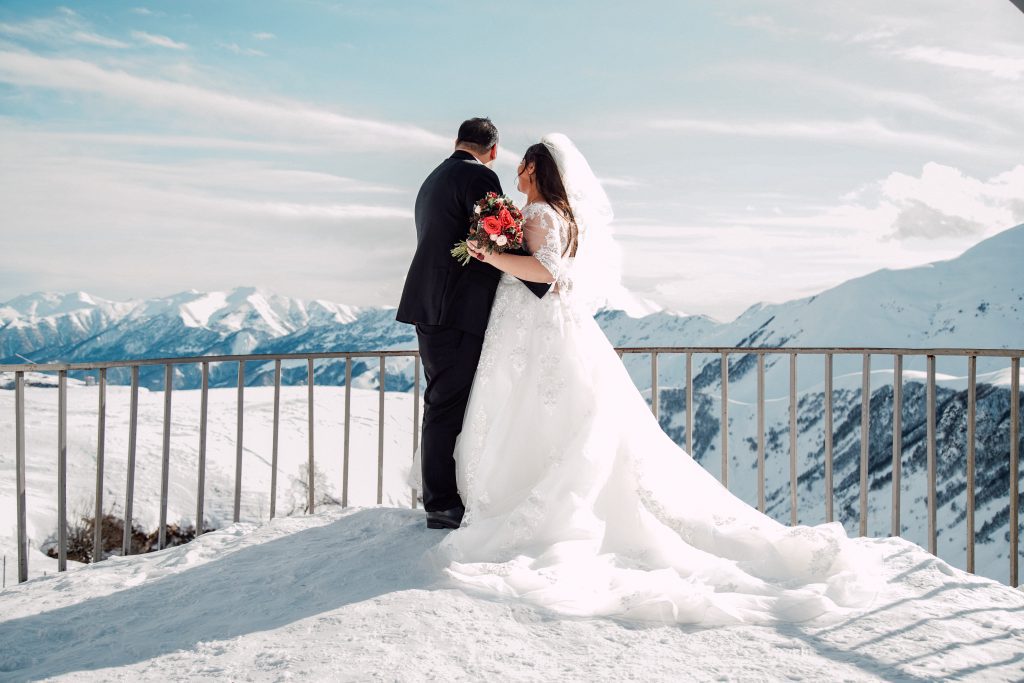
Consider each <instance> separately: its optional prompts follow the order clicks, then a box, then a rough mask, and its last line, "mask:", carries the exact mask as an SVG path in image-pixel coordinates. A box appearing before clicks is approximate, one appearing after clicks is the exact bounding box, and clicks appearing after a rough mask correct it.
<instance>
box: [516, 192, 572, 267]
mask: <svg viewBox="0 0 1024 683" xmlns="http://www.w3.org/2000/svg"><path fill="white" fill-rule="evenodd" d="M523 218H524V221H523V235H524V236H525V238H526V248H527V249H528V250H529V251H530V253H531V254H533V256H534V258H536V259H537V260H538V261H540V264H541V265H542V266H544V268H545V269H546V270H547V271H548V272H549V273H550V274H551V281H552V282H554V281H555V280H557V279H558V274H559V271H560V270H561V267H562V251H563V247H562V221H561V219H560V218H559V217H558V215H557V214H556V213H555V211H554V209H552V208H551V207H549V206H547V205H541V204H531V205H530V206H529V207H527V209H526V211H524V215H523Z"/></svg>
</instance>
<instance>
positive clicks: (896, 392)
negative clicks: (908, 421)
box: [891, 353, 903, 536]
mask: <svg viewBox="0 0 1024 683" xmlns="http://www.w3.org/2000/svg"><path fill="white" fill-rule="evenodd" d="M902 474H903V356H902V355H900V354H898V353H897V354H896V355H894V356H893V357H892V530H891V534H892V535H893V536H899V535H901V534H902V531H903V529H902V526H901V524H900V494H901V491H900V486H901V480H902Z"/></svg>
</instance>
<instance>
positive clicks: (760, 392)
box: [0, 346, 1024, 586]
mask: <svg viewBox="0 0 1024 683" xmlns="http://www.w3.org/2000/svg"><path fill="white" fill-rule="evenodd" d="M616 351H618V353H619V355H620V356H624V355H626V354H631V355H632V354H642V355H649V356H650V367H651V410H652V411H653V412H654V415H655V417H658V412H659V382H658V379H659V374H658V373H659V371H658V359H659V356H662V355H684V356H685V373H686V388H685V391H686V409H685V410H686V415H685V425H686V450H687V452H689V453H693V432H694V430H693V429H692V428H691V427H692V425H693V424H694V423H693V393H694V375H693V356H694V355H696V354H718V355H720V356H721V385H722V398H721V430H720V438H721V477H720V480H721V482H722V484H723V485H725V486H727V487H728V485H729V480H728V476H729V451H728V435H729V429H728V424H729V422H728V410H729V400H728V389H729V356H730V355H750V354H754V355H756V356H757V470H758V493H757V499H758V502H757V506H758V509H759V510H760V511H762V512H764V511H765V504H766V500H765V499H766V495H765V428H764V427H765V424H764V423H765V386H764V384H765V357H766V356H768V355H783V356H788V358H789V434H790V438H789V479H790V482H789V483H790V487H789V488H790V496H791V497H790V515H791V516H790V522H791V524H794V525H795V524H796V523H797V519H798V516H797V514H798V501H797V475H798V472H797V438H796V436H797V433H798V432H797V406H798V404H797V390H796V378H797V357H798V356H806V355H820V356H823V357H824V363H825V366H824V371H825V372H824V375H825V387H824V413H825V416H824V417H825V443H824V459H825V463H824V466H825V476H824V480H825V484H824V485H825V517H826V521H828V522H831V521H833V518H834V509H833V493H834V486H833V484H834V482H833V471H832V469H833V462H832V460H833V457H832V455H833V436H834V434H833V415H832V401H833V397H832V394H833V369H834V358H835V356H848V355H854V356H856V355H859V356H861V359H862V365H861V420H860V459H859V480H860V498H859V513H860V520H859V524H860V529H859V531H860V534H861V535H862V536H863V535H867V532H868V508H867V504H868V485H867V484H868V452H869V451H868V448H869V433H870V432H869V423H870V399H871V375H870V372H871V357H872V356H892V359H893V377H894V381H893V430H892V433H893V437H892V519H891V530H890V533H891V535H893V536H899V535H900V534H901V523H900V514H901V511H900V505H901V486H900V477H901V471H902V438H901V437H902V430H901V419H902V384H903V379H902V378H903V360H904V358H905V357H907V356H923V357H925V358H926V363H927V371H926V413H927V418H926V424H927V427H926V444H927V446H926V448H927V479H928V550H929V551H930V552H931V553H933V554H936V552H937V535H938V532H937V524H936V511H937V493H936V488H937V487H936V477H937V472H936V469H937V468H936V369H935V364H936V358H937V357H941V356H952V357H966V359H967V371H968V372H967V379H968V399H967V408H968V410H967V418H966V419H967V439H966V452H965V460H966V476H967V505H966V515H967V521H966V524H967V539H966V548H967V570H968V571H970V572H973V571H974V568H975V567H974V565H975V547H974V546H975V538H974V534H975V531H974V514H975V505H974V496H975V492H974V480H975V444H974V441H975V439H974V435H975V428H976V425H975V422H976V408H977V359H978V358H979V357H987V358H1006V359H1008V360H1009V370H1010V406H1009V413H1010V426H1009V453H1008V458H1009V469H1010V472H1009V481H1010V485H1009V487H1008V488H1009V491H1008V494H1009V546H1010V547H1009V560H1010V568H1009V569H1010V571H1009V574H1010V584H1011V585H1012V586H1017V585H1018V567H1019V563H1018V554H1019V551H1018V548H1019V532H1018V529H1019V519H1018V506H1019V456H1020V454H1019V439H1020V437H1019V421H1020V405H1019V403H1020V401H1019V395H1020V383H1019V376H1020V359H1021V357H1022V355H1024V350H1022V349H985V348H977V349H965V348H907V347H903V348H901V347H722V346H680V347H675V346H648V347H624V348H617V349H616ZM357 358H371V359H372V358H376V359H377V361H378V363H379V374H378V394H379V401H378V439H377V503H378V504H381V503H382V501H383V482H384V408H385V402H384V396H385V378H386V362H387V359H388V358H412V359H413V360H414V378H413V384H412V386H413V423H412V424H413V430H412V431H413V434H412V450H413V453H415V452H416V450H418V448H419V421H420V374H421V363H420V358H419V354H418V353H417V352H416V351H405V350H388V351H384V350H379V351H332V352H318V353H283V354H230V355H219V356H185V357H174V358H147V359H136V360H114V361H100V362H85V363H57V362H48V363H23V364H13V365H12V364H7V365H0V372H9V373H14V375H15V387H14V391H15V423H16V424H15V452H16V467H15V469H16V478H17V483H16V489H17V494H16V497H17V527H18V530H17V534H18V581H19V582H21V581H26V580H27V579H28V539H27V524H26V519H27V511H26V493H25V466H26V463H25V424H26V419H25V373H28V372H56V373H58V426H57V430H58V439H57V443H58V446H57V449H58V452H57V468H58V471H57V515H58V533H57V555H58V556H57V562H58V571H65V570H66V569H67V529H68V526H67V378H68V373H70V372H90V371H96V372H97V373H98V387H99V392H98V393H99V403H98V408H97V410H98V413H97V447H96V448H97V451H96V495H95V524H94V527H95V536H94V538H93V546H94V547H93V553H92V558H93V561H94V562H96V561H99V560H100V559H101V558H102V547H101V543H102V539H101V524H100V522H99V521H100V519H101V518H102V514H103V460H104V455H105V453H104V440H105V438H104V437H105V429H106V390H107V371H108V370H110V369H112V368H129V369H130V370H131V392H130V413H129V435H128V462H127V481H126V487H125V504H124V509H125V523H124V538H123V548H122V553H123V554H125V555H127V554H130V552H131V524H132V507H133V503H134V478H135V456H136V448H137V438H136V437H137V431H138V402H139V369H140V368H142V367H150V366H164V411H163V435H162V436H163V439H162V450H161V456H162V457H161V478H160V516H159V519H160V522H159V530H158V540H157V546H158V548H164V547H165V546H166V542H167V539H166V531H167V494H168V473H169V466H170V455H171V454H170V424H171V409H172V400H171V397H172V390H173V371H174V367H175V366H178V365H200V366H201V370H202V384H201V389H200V391H201V403H200V418H199V420H200V423H199V433H198V439H199V450H198V453H199V457H198V472H197V485H198V491H197V496H196V533H197V534H199V533H202V527H203V510H204V481H205V474H206V473H205V468H206V438H207V412H208V406H209V403H208V392H209V388H210V382H209V380H210V365H211V364H214V363H231V362H236V363H238V380H237V418H236V435H235V436H236V439H235V448H236V451H235V486H234V501H233V502H234V506H233V520H234V521H235V522H237V521H239V518H240V503H241V490H242V470H243V464H244V459H243V449H242V440H243V435H244V419H243V416H244V402H245V365H246V363H273V364H274V408H273V432H272V446H271V449H272V450H271V482H270V517H271V519H272V518H274V516H275V515H276V512H277V511H276V499H277V464H278V441H279V422H280V402H281V368H282V364H283V363H285V362H288V361H304V362H305V363H306V374H307V382H306V383H307V385H308V392H307V401H308V426H307V430H308V434H307V440H308V462H307V468H308V469H307V477H308V481H307V482H306V490H307V501H306V503H307V510H308V511H309V512H313V511H314V506H315V492H314V472H315V456H316V454H315V451H314V440H313V437H314V387H315V384H316V382H315V377H314V361H316V360H344V361H345V384H344V387H345V412H344V445H343V460H342V499H341V504H342V506H343V507H347V506H348V494H349V459H350V438H349V437H350V427H351V418H352V412H351V405H352V393H351V387H352V360H354V359H357ZM416 493H417V492H416V491H415V490H413V491H412V496H411V504H412V506H413V507H416V502H417V495H416Z"/></svg>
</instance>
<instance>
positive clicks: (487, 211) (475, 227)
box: [452, 192, 523, 265]
mask: <svg viewBox="0 0 1024 683" xmlns="http://www.w3.org/2000/svg"><path fill="white" fill-rule="evenodd" d="M469 220H470V224H469V237H467V238H466V239H464V240H462V241H461V242H459V243H457V244H456V245H455V247H454V248H453V249H452V256H454V257H455V258H456V259H458V261H459V262H460V263H461V264H462V265H466V264H467V263H469V259H471V258H473V257H472V256H471V255H470V253H469V248H468V247H467V246H466V242H467V241H468V240H476V242H477V244H481V245H486V249H487V253H489V254H493V253H494V252H496V251H497V252H498V253H502V252H505V251H510V250H514V249H519V248H521V247H522V246H523V214H522V213H521V212H520V211H519V209H517V208H516V205H515V204H513V203H512V200H511V199H509V198H508V197H507V196H506V195H503V194H502V195H499V194H498V193H497V192H488V193H487V195H486V196H485V197H484V198H483V199H481V200H480V201H478V202H477V203H476V204H475V205H474V207H473V215H472V216H471V217H470V219H469Z"/></svg>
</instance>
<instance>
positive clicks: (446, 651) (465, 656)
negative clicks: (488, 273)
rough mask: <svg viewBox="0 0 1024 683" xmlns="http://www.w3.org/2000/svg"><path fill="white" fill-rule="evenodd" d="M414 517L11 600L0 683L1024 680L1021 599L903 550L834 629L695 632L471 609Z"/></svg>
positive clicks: (216, 547) (324, 517)
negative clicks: (873, 591)
mask: <svg viewBox="0 0 1024 683" xmlns="http://www.w3.org/2000/svg"><path fill="white" fill-rule="evenodd" d="M421 515H422V513H418V512H416V511H412V510H400V509H388V508H363V509H348V510H344V511H343V510H340V509H338V508H325V509H324V510H321V511H320V512H318V513H317V514H315V515H312V516H295V517H289V518H278V519H275V520H274V521H273V522H270V523H263V524H256V523H239V524H236V525H232V526H229V527H227V528H224V529H222V530H219V531H216V532H212V533H209V534H207V535H205V536H202V537H201V538H200V539H199V540H197V541H195V542H193V543H189V544H187V545H183V546H178V547H176V548H169V549H167V550H163V551H160V552H156V553H150V554H148V555H142V556H135V557H128V558H120V557H116V558H113V559H111V560H109V561H106V562H103V563H100V564H97V565H90V566H88V567H85V568H83V569H81V570H80V571H73V572H67V573H65V574H61V575H57V576H53V575H51V576H47V577H40V578H36V579H33V580H31V581H29V582H27V583H25V584H21V585H19V586H16V587H13V588H8V589H7V590H6V591H3V592H0V679H4V680H29V679H32V680H37V679H42V678H55V679H64V680H72V679H74V680H132V681H135V680H156V681H169V680H198V679H217V680H250V681H264V680H266V681H279V680H318V681H320V680H323V681H327V680H330V681H345V680H360V681H362V680H389V681H418V680H544V681H553V680H637V679H639V680H645V681H657V680H665V681H681V680H696V681H704V680H707V681H721V680H814V681H825V680H828V681H875V680H886V681H922V680H934V679H938V678H942V679H956V680H977V681H1003V680H1005V681H1011V680H1021V679H1022V678H1024V647H1022V644H1024V593H1022V592H1020V591H1018V590H1014V589H1012V588H1009V587H1006V586H1004V585H1001V584H999V583H996V582H994V581H991V580H989V579H985V578H981V577H976V576H970V575H968V574H965V573H963V572H960V571H959V570H956V569H954V568H952V567H950V566H949V565H948V564H946V563H944V562H943V561H942V560H939V559H937V558H934V557H932V556H930V555H928V554H927V553H926V552H925V551H923V550H922V549H920V548H919V547H917V546H914V545H912V544H911V543H909V542H907V541H904V540H900V539H870V540H869V539H865V540H861V541H859V542H860V543H869V544H874V545H876V546H877V547H879V548H881V549H882V550H883V552H884V554H885V556H886V562H885V573H886V575H887V577H888V583H887V585H886V587H885V588H884V589H883V592H882V593H881V594H880V595H879V596H878V598H877V600H876V602H875V604H873V605H872V606H871V607H870V608H869V609H866V610H864V611H863V612H859V613H856V614H854V615H851V616H846V617H842V618H841V619H840V620H838V621H835V620H834V621H831V622H811V623H802V624H789V625H778V626H733V627H722V628H693V627H669V626H647V625H643V624H635V623H627V622H620V621H615V620H610V619H572V618H565V617H560V616H556V615H553V614H550V613H545V612H542V611H538V610H536V609H534V608H531V607H529V606H526V605H524V604H520V603H517V602H515V601H510V600H499V599H496V598H493V597H487V596H482V595H473V594H470V593H467V592H465V591H463V590H461V589H459V588H458V587H456V586H455V585H453V584H451V583H449V582H448V581H446V580H445V579H444V578H443V575H442V574H441V572H440V571H439V570H438V569H437V568H435V567H433V566H432V565H431V564H430V563H429V562H427V561H426V557H425V553H426V552H427V551H428V550H429V549H430V548H431V546H433V545H435V544H436V543H437V542H438V541H439V540H440V539H441V538H442V536H443V534H444V533H445V532H440V531H431V530H427V529H426V528H425V526H424V524H423V520H422V516H421Z"/></svg>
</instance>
